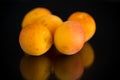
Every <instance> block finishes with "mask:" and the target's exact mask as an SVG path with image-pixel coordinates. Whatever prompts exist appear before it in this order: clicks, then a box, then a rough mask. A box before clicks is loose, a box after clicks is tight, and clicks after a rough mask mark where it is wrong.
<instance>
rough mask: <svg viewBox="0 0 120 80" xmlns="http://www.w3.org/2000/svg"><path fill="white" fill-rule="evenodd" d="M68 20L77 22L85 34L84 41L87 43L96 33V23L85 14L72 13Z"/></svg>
mask: <svg viewBox="0 0 120 80" xmlns="http://www.w3.org/2000/svg"><path fill="white" fill-rule="evenodd" d="M68 20H70V21H77V22H79V23H80V25H82V28H83V30H84V33H85V41H88V40H90V39H91V38H92V36H93V35H94V34H95V31H96V23H95V20H94V18H93V17H92V16H91V15H90V14H88V13H86V12H74V13H72V14H71V15H70V16H69V18H68Z"/></svg>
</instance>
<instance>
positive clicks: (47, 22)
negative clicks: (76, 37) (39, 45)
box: [35, 14, 63, 36]
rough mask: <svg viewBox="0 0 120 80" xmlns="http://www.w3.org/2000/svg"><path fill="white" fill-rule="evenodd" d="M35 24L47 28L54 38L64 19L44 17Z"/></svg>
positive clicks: (53, 16)
mask: <svg viewBox="0 0 120 80" xmlns="http://www.w3.org/2000/svg"><path fill="white" fill-rule="evenodd" d="M35 23H38V24H42V25H44V26H45V27H47V28H48V29H49V30H50V32H51V34H52V36H54V32H55V30H56V29H57V28H58V27H59V26H60V25H61V24H62V23H63V21H62V19H61V18H60V17H58V16H56V15H53V14H51V15H44V16H42V17H40V18H39V19H37V20H35Z"/></svg>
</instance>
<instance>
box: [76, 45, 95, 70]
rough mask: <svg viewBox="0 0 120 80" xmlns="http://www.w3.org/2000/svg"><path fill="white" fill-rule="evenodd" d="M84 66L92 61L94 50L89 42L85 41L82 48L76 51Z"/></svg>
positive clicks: (88, 65) (89, 64) (86, 66)
mask: <svg viewBox="0 0 120 80" xmlns="http://www.w3.org/2000/svg"><path fill="white" fill-rule="evenodd" d="M78 54H79V55H80V58H81V60H82V63H83V65H84V67H85V68H88V67H90V66H91V65H92V63H93V62H94V50H93V48H92V46H91V45H90V44H89V43H85V44H84V46H83V48H82V49H81V50H80V51H79V52H78Z"/></svg>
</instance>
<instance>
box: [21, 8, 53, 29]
mask: <svg viewBox="0 0 120 80" xmlns="http://www.w3.org/2000/svg"><path fill="white" fill-rule="evenodd" d="M48 14H51V12H50V10H48V9H47V8H43V7H37V8H34V9H32V10H30V11H29V12H28V13H27V14H26V15H25V16H24V18H23V21H22V27H25V26H26V25H28V24H31V23H33V21H34V20H36V19H38V18H40V17H41V16H43V15H48Z"/></svg>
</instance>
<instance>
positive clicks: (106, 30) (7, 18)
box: [0, 0, 120, 80]
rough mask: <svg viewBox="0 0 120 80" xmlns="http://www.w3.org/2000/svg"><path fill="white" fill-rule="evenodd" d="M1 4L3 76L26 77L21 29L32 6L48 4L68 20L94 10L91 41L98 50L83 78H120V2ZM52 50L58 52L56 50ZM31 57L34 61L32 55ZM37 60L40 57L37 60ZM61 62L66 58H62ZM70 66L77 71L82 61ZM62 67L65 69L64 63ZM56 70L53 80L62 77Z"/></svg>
mask: <svg viewBox="0 0 120 80" xmlns="http://www.w3.org/2000/svg"><path fill="white" fill-rule="evenodd" d="M0 4H1V7H0V10H2V11H1V12H0V14H1V15H0V17H1V32H2V33H1V34H2V35H1V38H0V39H1V40H2V41H1V52H0V54H1V56H0V57H1V61H2V62H1V67H2V68H1V74H2V75H1V76H2V79H3V80H24V77H23V73H24V72H21V70H22V69H20V63H21V60H22V59H23V57H24V53H23V51H22V50H21V48H20V46H19V42H18V38H19V32H20V30H21V21H22V19H23V17H24V15H25V14H26V13H27V12H28V11H29V10H30V9H32V8H35V7H38V6H40V7H46V8H48V9H50V10H51V11H52V12H53V14H56V15H58V16H59V17H61V18H62V19H63V20H64V21H65V20H66V19H67V18H68V16H69V15H70V14H71V13H72V12H75V11H78V10H79V11H86V12H88V13H90V14H91V15H92V16H93V17H94V19H95V21H96V28H97V29H96V33H95V35H94V36H93V38H92V39H91V40H89V42H88V43H90V44H91V46H92V48H93V50H94V61H93V63H92V65H91V66H90V67H89V68H87V69H84V73H83V75H82V76H81V80H108V79H113V80H115V79H116V78H117V75H116V72H117V65H116V63H117V61H118V58H117V56H118V54H119V52H117V50H118V47H117V44H118V38H119V33H118V30H119V29H118V28H119V5H120V3H119V2H111V1H110V2H109V1H104V2H102V1H101V2H97V1H94V0H92V1H90V0H89V1H80V0H77V1H75V0H71V1H64V0H63V1H60V0H59V1H52V0H48V1H47V0H45V1H43V0H41V1H37V2H33V1H30V2H27V1H26V2H22V1H21V2H19V1H18V2H17V1H11V2H10V1H9V2H5V1H4V2H1V3H0ZM51 52H54V50H53V51H51ZM47 57H48V56H47ZM50 57H51V56H49V58H50ZM55 57H56V58H57V59H58V61H60V60H59V58H58V56H57V55H56V56H55ZM52 58H54V56H52ZM40 59H41V58H40ZM75 59H76V58H75ZM75 59H74V58H73V60H71V61H74V60H75ZM30 60H31V61H32V59H31V58H30ZM52 60H55V59H52ZM52 60H51V61H52ZM63 60H64V59H63ZM75 61H78V60H75ZM34 62H36V61H35V60H34ZM53 62H54V61H53ZM53 62H52V63H53ZM56 62H57V60H56ZM68 62H69V60H68ZM60 63H62V62H61V61H60ZM73 63H74V62H73ZM76 63H77V62H76ZM64 64H67V65H66V66H68V65H69V64H68V63H67V62H66V63H65V60H64ZM26 65H27V64H26ZM39 65H40V64H39ZM50 65H51V64H50ZM56 65H57V64H56ZM58 65H59V64H58ZM43 66H44V65H43ZM64 66H65V65H64ZM70 66H72V70H73V72H74V71H75V72H76V71H79V70H76V69H77V66H79V65H77V64H76V65H75V68H74V66H73V65H72V64H70ZM29 68H32V66H30V67H29ZM57 68H58V67H57ZM59 68H60V69H61V67H60V66H59ZM40 69H41V68H40ZM50 69H52V70H54V68H50ZM55 69H56V68H55ZM66 69H68V70H66ZM30 70H31V69H30ZM52 70H50V74H49V75H50V76H49V80H58V79H57V77H56V76H55V75H56V73H55V72H54V71H53V72H52ZM65 70H66V71H69V66H68V68H65ZM70 70H71V69H70ZM23 71H24V70H23ZM28 71H29V69H28ZM36 71H37V70H36ZM60 71H62V70H60ZM43 72H44V71H43ZM75 72H74V73H73V75H74V74H75ZM29 73H30V72H29ZM31 73H32V70H31ZM41 73H42V72H40V73H39V74H41ZM35 74H37V73H35ZM66 74H67V72H66ZM68 75H69V74H68ZM73 75H72V76H73ZM35 76H37V75H35ZM72 76H70V77H72ZM78 76H79V77H80V75H77V77H78ZM78 80H80V79H78Z"/></svg>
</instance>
